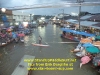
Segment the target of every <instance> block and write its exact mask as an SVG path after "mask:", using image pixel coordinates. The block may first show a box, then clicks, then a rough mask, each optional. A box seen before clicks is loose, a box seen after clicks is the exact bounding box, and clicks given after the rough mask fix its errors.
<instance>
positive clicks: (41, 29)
mask: <svg viewBox="0 0 100 75" xmlns="http://www.w3.org/2000/svg"><path fill="white" fill-rule="evenodd" d="M45 33H46V31H45V27H38V34H39V35H40V36H41V37H43V38H44V37H45Z"/></svg>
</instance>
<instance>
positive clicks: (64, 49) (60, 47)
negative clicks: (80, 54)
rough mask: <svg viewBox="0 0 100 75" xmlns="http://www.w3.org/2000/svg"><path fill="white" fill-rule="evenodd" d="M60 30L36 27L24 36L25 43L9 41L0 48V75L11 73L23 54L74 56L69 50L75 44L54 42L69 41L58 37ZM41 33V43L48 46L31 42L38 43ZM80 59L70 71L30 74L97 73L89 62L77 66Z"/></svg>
mask: <svg viewBox="0 0 100 75" xmlns="http://www.w3.org/2000/svg"><path fill="white" fill-rule="evenodd" d="M60 34H61V31H60V29H59V27H57V26H55V25H50V24H49V25H48V26H46V27H38V29H35V30H34V31H33V33H32V35H29V36H26V37H25V43H10V44H9V45H7V46H5V47H2V48H0V75H11V74H12V72H13V71H14V69H15V68H16V66H17V65H18V63H19V62H20V60H21V58H22V57H23V56H24V55H26V54H27V55H33V56H35V58H65V59H66V58H76V57H75V56H74V54H73V53H71V52H70V50H72V49H73V48H75V46H76V45H77V44H73V43H71V44H60V43H55V42H62V41H70V40H67V39H62V38H61V37H60ZM39 35H41V37H42V39H43V40H42V43H43V44H45V43H46V44H47V43H48V44H49V45H50V47H47V48H44V47H36V46H32V45H31V43H33V42H37V43H38V39H37V38H38V36H39ZM79 63H80V59H79V58H77V61H76V62H75V63H74V66H73V68H74V70H72V71H33V72H32V75H99V74H98V73H97V72H96V71H95V70H94V69H93V68H92V67H90V64H86V65H84V66H82V68H81V69H80V67H79Z"/></svg>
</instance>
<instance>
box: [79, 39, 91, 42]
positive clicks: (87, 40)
mask: <svg viewBox="0 0 100 75" xmlns="http://www.w3.org/2000/svg"><path fill="white" fill-rule="evenodd" d="M80 43H92V40H90V39H89V38H85V39H81V41H80Z"/></svg>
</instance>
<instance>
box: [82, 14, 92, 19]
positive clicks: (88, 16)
mask: <svg viewBox="0 0 100 75" xmlns="http://www.w3.org/2000/svg"><path fill="white" fill-rule="evenodd" d="M90 17H92V15H86V16H83V17H81V18H80V19H87V18H90Z"/></svg>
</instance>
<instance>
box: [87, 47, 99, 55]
mask: <svg viewBox="0 0 100 75" xmlns="http://www.w3.org/2000/svg"><path fill="white" fill-rule="evenodd" d="M86 51H87V52H89V53H99V52H100V50H99V49H98V48H97V47H95V46H91V47H87V48H86Z"/></svg>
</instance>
